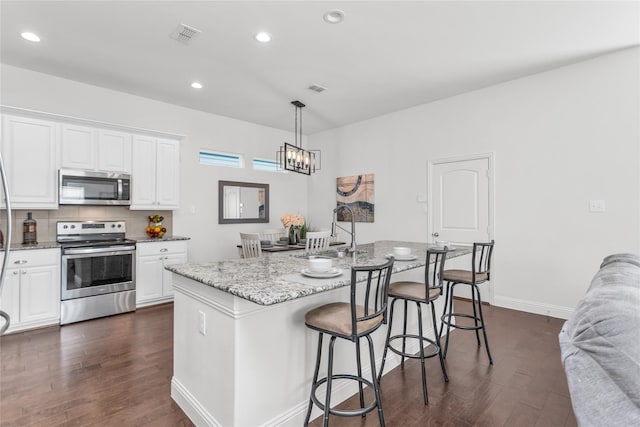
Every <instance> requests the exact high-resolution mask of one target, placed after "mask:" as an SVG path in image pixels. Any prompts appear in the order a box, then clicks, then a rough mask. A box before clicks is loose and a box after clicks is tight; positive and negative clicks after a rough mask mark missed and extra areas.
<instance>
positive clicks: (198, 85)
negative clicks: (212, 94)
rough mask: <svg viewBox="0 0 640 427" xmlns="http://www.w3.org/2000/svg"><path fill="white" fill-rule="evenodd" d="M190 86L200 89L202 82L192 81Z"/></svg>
mask: <svg viewBox="0 0 640 427" xmlns="http://www.w3.org/2000/svg"><path fill="white" fill-rule="evenodd" d="M191 87H192V88H194V89H202V83H198V82H193V83H191Z"/></svg>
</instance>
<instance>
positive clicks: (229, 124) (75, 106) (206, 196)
mask: <svg viewBox="0 0 640 427" xmlns="http://www.w3.org/2000/svg"><path fill="white" fill-rule="evenodd" d="M0 72H1V76H0V78H1V80H0V82H1V86H0V103H2V104H3V105H10V106H14V107H21V108H27V109H32V110H38V111H44V112H49V113H55V114H62V115H66V116H73V117H80V118H85V119H91V120H98V121H103V122H109V123H115V124H122V125H127V126H134V127H138V128H144V129H153V130H159V131H164V132H170V133H177V134H182V135H186V136H185V138H184V139H183V140H182V141H181V146H180V156H181V160H180V173H181V175H180V180H181V183H180V192H181V195H180V206H181V207H180V209H179V210H176V211H175V212H174V214H173V226H174V230H170V232H173V233H174V234H179V235H184V236H189V237H191V239H192V240H191V242H190V247H189V259H190V261H193V262H205V261H213V260H221V259H226V258H235V257H237V256H238V255H237V249H236V248H235V244H236V243H239V242H240V238H239V235H238V233H239V232H240V231H245V232H253V231H256V232H257V231H260V230H261V229H264V228H274V227H281V226H282V225H281V223H280V216H281V215H283V214H285V213H301V214H303V215H306V206H307V191H306V189H307V185H308V177H305V176H302V175H297V174H286V175H285V174H280V173H270V172H264V171H254V170H252V169H251V167H250V166H249V168H245V169H231V168H218V167H213V166H206V165H200V164H199V163H198V152H199V150H200V149H201V148H208V149H212V150H221V151H229V152H234V153H240V154H244V155H246V156H247V161H248V162H249V164H250V161H251V158H252V157H260V158H266V159H275V153H276V150H277V149H278V147H279V146H280V145H282V143H283V142H284V141H289V142H290V141H291V139H292V138H293V130H292V131H291V132H286V131H281V130H278V129H273V128H269V127H265V126H260V125H256V124H252V123H248V122H243V121H239V120H234V119H230V118H227V117H222V116H216V115H213V114H208V113H204V112H201V111H196V110H191V109H188V108H183V107H179V106H175V105H171V104H167V103H163V102H158V101H153V100H150V99H146V98H141V97H138V96H134V95H130V94H126V93H122V92H116V91H112V90H107V89H104V88H100V87H96V86H91V85H86V84H82V83H78V82H75V81H71V80H65V79H61V78H57V77H53V76H50V75H46V74H41V73H36V72H33V71H29V70H24V69H20V68H16V67H12V66H8V65H5V64H2V66H1V68H0ZM185 90H190V89H189V88H185ZM200 96H213V95H206V94H201V95H200ZM248 102H250V100H248ZM292 125H293V124H292ZM218 180H231V181H246V182H261V183H268V184H270V204H271V212H270V219H271V222H270V223H269V224H241V225H218V187H217V185H218ZM140 215H141V216H146V215H148V212H140ZM87 219H89V218H87ZM128 231H129V232H132V234H144V230H140V233H134V232H133V230H128Z"/></svg>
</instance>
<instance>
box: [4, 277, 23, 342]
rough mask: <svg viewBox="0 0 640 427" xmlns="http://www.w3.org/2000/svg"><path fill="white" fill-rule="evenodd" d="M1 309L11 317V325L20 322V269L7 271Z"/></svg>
mask: <svg viewBox="0 0 640 427" xmlns="http://www.w3.org/2000/svg"><path fill="white" fill-rule="evenodd" d="M0 309H1V310H2V311H4V312H5V313H7V314H8V315H9V316H10V317H11V325H15V324H16V323H19V322H20V270H18V269H7V272H6V275H5V279H4V285H3V286H2V297H1V298H0ZM11 325H10V326H11ZM12 329H13V328H12Z"/></svg>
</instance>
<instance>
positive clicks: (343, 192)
mask: <svg viewBox="0 0 640 427" xmlns="http://www.w3.org/2000/svg"><path fill="white" fill-rule="evenodd" d="M336 201H337V203H336V204H337V206H341V205H346V206H348V207H350V208H351V210H352V211H353V215H354V216H355V221H356V222H373V220H374V218H375V209H374V205H375V203H374V183H373V174H372V173H369V174H363V175H353V176H341V177H338V178H337V179H336ZM337 220H338V221H351V214H350V213H349V211H347V210H346V209H340V210H339V211H338V212H337Z"/></svg>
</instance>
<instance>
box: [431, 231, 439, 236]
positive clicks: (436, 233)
mask: <svg viewBox="0 0 640 427" xmlns="http://www.w3.org/2000/svg"><path fill="white" fill-rule="evenodd" d="M431 235H432V236H433V237H440V233H438V232H437V231H436V232H435V233H431Z"/></svg>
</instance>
